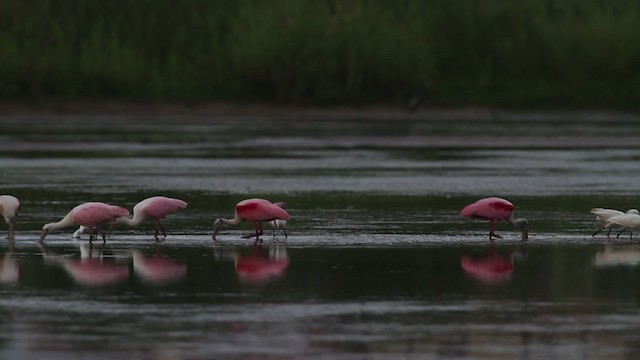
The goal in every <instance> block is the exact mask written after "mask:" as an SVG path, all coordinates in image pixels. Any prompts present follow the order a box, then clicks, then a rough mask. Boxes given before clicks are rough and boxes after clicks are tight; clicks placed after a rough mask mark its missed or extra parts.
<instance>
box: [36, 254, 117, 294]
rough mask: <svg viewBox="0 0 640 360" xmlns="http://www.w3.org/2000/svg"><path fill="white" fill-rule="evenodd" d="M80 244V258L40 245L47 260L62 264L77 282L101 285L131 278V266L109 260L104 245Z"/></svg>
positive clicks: (87, 284)
mask: <svg viewBox="0 0 640 360" xmlns="http://www.w3.org/2000/svg"><path fill="white" fill-rule="evenodd" d="M78 246H79V248H80V258H79V259H78V258H77V257H70V256H68V255H59V254H53V253H51V252H50V251H48V249H47V248H46V246H45V245H44V244H41V245H40V247H41V249H42V253H43V256H44V257H45V261H46V262H47V263H49V264H54V265H58V266H61V267H62V268H63V269H64V270H65V271H66V272H67V274H69V276H71V278H72V279H73V281H75V282H76V283H77V284H80V285H83V286H92V287H101V286H109V285H116V284H119V283H122V282H125V281H127V280H128V279H129V266H128V265H118V264H116V263H114V262H113V261H107V260H106V259H105V256H104V251H103V246H94V245H92V244H90V243H89V244H87V243H82V244H78Z"/></svg>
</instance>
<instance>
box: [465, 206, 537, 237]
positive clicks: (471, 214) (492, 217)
mask: <svg viewBox="0 0 640 360" xmlns="http://www.w3.org/2000/svg"><path fill="white" fill-rule="evenodd" d="M513 209H514V206H513V204H512V203H511V202H510V201H508V200H505V199H502V198H498V197H489V198H484V199H480V200H478V201H476V202H474V203H473V204H469V205H467V206H465V207H464V208H463V209H462V211H461V212H460V215H461V216H462V218H464V219H473V218H475V219H482V220H489V240H493V237H497V238H501V237H500V236H498V235H496V234H495V232H494V231H495V228H496V223H498V221H500V220H506V221H507V222H509V223H510V224H511V225H513V226H515V227H516V228H518V229H520V230H521V231H522V240H527V239H528V238H529V223H528V222H527V219H514V218H513Z"/></svg>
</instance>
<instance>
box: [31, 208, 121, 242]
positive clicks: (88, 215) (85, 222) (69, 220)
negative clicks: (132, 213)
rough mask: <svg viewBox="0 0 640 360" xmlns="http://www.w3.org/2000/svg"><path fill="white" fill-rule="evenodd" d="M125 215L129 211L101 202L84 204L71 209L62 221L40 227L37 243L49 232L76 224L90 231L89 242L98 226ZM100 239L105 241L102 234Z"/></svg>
mask: <svg viewBox="0 0 640 360" xmlns="http://www.w3.org/2000/svg"><path fill="white" fill-rule="evenodd" d="M127 215H129V210H127V209H125V208H123V207H120V206H116V205H110V204H105V203H103V202H86V203H83V204H80V205H78V206H76V207H74V208H73V209H71V211H69V213H68V214H67V215H65V217H63V218H62V220H60V221H57V222H52V223H48V224H45V225H44V226H43V227H42V234H41V235H40V240H39V242H42V241H43V240H44V238H45V237H46V236H47V234H49V233H50V232H53V231H56V230H59V229H63V228H65V227H68V226H71V225H76V224H79V225H82V226H84V227H86V228H89V229H91V234H90V235H89V241H92V240H93V237H94V232H97V231H98V230H99V229H98V227H99V226H100V225H102V224H106V223H110V222H113V221H114V220H115V219H116V218H119V217H122V216H127ZM102 239H103V240H105V241H106V237H105V234H104V233H103V234H102Z"/></svg>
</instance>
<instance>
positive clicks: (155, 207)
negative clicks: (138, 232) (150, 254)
mask: <svg viewBox="0 0 640 360" xmlns="http://www.w3.org/2000/svg"><path fill="white" fill-rule="evenodd" d="M186 207H187V203H186V202H185V201H184V200H180V199H174V198H170V197H165V196H153V197H150V198H147V199H144V200H142V201H140V202H139V203H137V204H136V205H135V206H134V207H133V217H132V218H129V217H127V216H124V217H120V218H117V219H116V221H115V222H114V223H113V225H112V226H111V228H110V229H109V233H111V231H112V230H113V228H114V227H115V226H116V225H117V224H125V225H129V226H138V225H140V224H141V223H142V222H143V221H144V220H146V219H149V220H151V221H153V222H155V228H156V233H155V238H156V240H158V234H159V233H160V231H162V236H164V237H165V238H166V237H167V232H166V231H165V228H164V225H162V223H161V222H160V221H161V220H162V219H164V218H165V217H166V216H167V215H170V214H173V213H174V212H176V211H177V210H178V209H184V208H186Z"/></svg>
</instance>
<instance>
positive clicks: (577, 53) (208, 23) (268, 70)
mask: <svg viewBox="0 0 640 360" xmlns="http://www.w3.org/2000/svg"><path fill="white" fill-rule="evenodd" d="M639 26H640V2H638V1H631V0H563V1H555V0H518V1H516V0H514V1H503V0H415V1H411V0H394V1H384V0H380V1H366V0H304V1H300V0H254V1H250V0H228V1H222V0H221V1H205V0H180V1H178V0H108V1H95V0H0V99H4V100H15V99H17V100H63V101H69V100H76V99H118V100H134V101H187V102H199V101H260V102H274V103H289V104H300V105H332V104H364V103H374V102H383V103H396V104H401V103H406V101H408V99H410V98H411V97H413V96H415V95H418V94H419V95H423V96H424V99H425V101H426V102H427V103H428V104H431V105H436V106H438V105H447V106H469V105H487V106H503V107H538V108H540V107H542V108H544V107H608V108H624V109H638V108H640V91H639V89H640V71H638V70H639V67H640V30H639Z"/></svg>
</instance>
